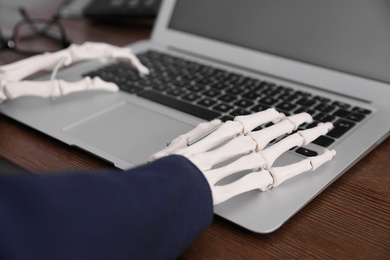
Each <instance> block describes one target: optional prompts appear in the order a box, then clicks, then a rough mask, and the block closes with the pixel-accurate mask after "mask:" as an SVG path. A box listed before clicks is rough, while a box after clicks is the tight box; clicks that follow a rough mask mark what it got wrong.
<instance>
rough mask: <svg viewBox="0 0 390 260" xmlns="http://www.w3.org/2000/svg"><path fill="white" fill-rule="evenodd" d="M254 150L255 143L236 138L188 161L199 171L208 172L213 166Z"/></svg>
mask: <svg viewBox="0 0 390 260" xmlns="http://www.w3.org/2000/svg"><path fill="white" fill-rule="evenodd" d="M255 148H256V142H255V141H253V139H252V138H250V137H248V136H238V137H237V138H234V139H233V140H231V141H230V142H228V143H227V144H225V145H223V146H222V147H220V148H217V149H215V150H212V151H209V152H206V153H200V154H194V155H192V156H189V157H188V159H190V160H191V161H192V162H193V163H194V164H195V165H196V166H198V168H199V169H200V170H201V171H205V170H209V169H210V168H211V167H212V166H213V165H215V164H218V163H220V162H223V161H226V160H228V159H231V158H234V157H236V156H239V155H244V154H248V153H249V152H250V151H252V150H253V149H255Z"/></svg>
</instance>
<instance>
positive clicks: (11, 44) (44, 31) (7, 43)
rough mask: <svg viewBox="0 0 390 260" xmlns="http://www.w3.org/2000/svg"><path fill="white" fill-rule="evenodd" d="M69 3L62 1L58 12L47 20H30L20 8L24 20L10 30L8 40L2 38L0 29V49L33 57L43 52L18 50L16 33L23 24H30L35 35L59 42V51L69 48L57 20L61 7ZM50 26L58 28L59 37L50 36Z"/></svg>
mask: <svg viewBox="0 0 390 260" xmlns="http://www.w3.org/2000/svg"><path fill="white" fill-rule="evenodd" d="M69 2H71V1H69V0H66V1H63V2H62V3H61V4H60V6H59V8H58V11H57V12H56V13H55V14H53V15H52V16H51V17H50V18H48V19H35V18H30V17H28V15H27V13H26V11H25V10H24V8H20V9H19V11H20V13H21V14H22V16H23V17H24V18H23V19H22V20H20V21H19V22H17V23H16V24H15V25H14V27H13V30H12V35H11V37H10V38H9V39H8V40H7V39H5V38H4V36H3V34H2V31H1V28H0V43H1V44H2V46H1V49H3V50H11V51H15V52H17V53H20V54H26V55H35V54H40V53H43V52H44V51H28V50H23V49H19V48H18V44H17V42H18V41H17V39H18V37H19V36H18V33H19V30H20V27H21V26H23V25H25V24H30V25H31V26H32V27H35V28H33V30H34V31H35V33H36V34H37V35H42V36H44V37H48V38H50V39H53V40H56V41H59V42H60V44H61V49H64V48H67V47H69V46H70V45H71V44H72V42H71V41H70V40H69V39H68V37H67V36H66V32H65V29H64V27H63V26H62V24H61V23H60V22H59V19H60V18H61V16H60V11H61V9H62V7H63V6H64V5H65V4H67V3H69ZM38 23H41V25H42V27H41V28H36V25H37V24H38ZM52 26H57V27H58V28H59V32H60V35H53V34H50V33H49V32H48V29H49V28H50V27H52Z"/></svg>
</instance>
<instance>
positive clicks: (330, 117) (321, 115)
mask: <svg viewBox="0 0 390 260" xmlns="http://www.w3.org/2000/svg"><path fill="white" fill-rule="evenodd" d="M335 119H336V117H335V116H333V115H329V114H324V113H318V114H317V115H316V116H315V117H314V120H317V121H320V122H323V123H325V122H332V121H333V120H335Z"/></svg>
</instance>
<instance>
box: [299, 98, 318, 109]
mask: <svg viewBox="0 0 390 260" xmlns="http://www.w3.org/2000/svg"><path fill="white" fill-rule="evenodd" d="M296 103H297V104H298V105H301V106H304V107H311V106H313V105H315V104H316V103H317V102H316V101H315V100H313V99H307V98H302V99H300V100H298V101H297V102H296Z"/></svg>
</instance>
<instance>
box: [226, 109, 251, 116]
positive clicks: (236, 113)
mask: <svg viewBox="0 0 390 260" xmlns="http://www.w3.org/2000/svg"><path fill="white" fill-rule="evenodd" d="M250 114H251V113H250V112H249V111H248V110H245V109H241V108H238V109H235V110H233V111H232V112H230V115H231V116H233V117H236V116H243V115H250Z"/></svg>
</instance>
